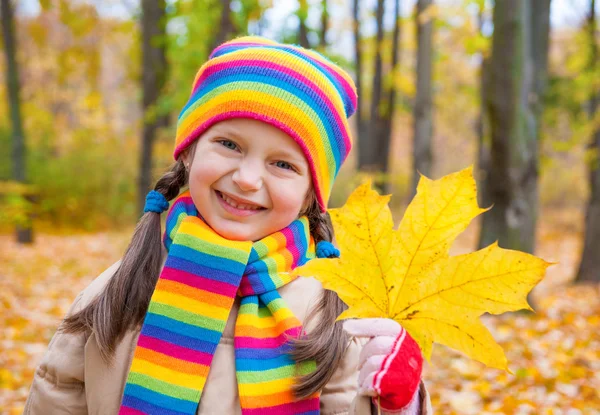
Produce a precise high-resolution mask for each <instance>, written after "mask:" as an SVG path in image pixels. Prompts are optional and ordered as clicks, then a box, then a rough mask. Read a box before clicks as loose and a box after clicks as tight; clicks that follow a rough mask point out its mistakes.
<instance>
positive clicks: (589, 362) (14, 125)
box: [0, 0, 600, 415]
mask: <svg viewBox="0 0 600 415" xmlns="http://www.w3.org/2000/svg"><path fill="white" fill-rule="evenodd" d="M597 3H598V2H596V1H595V0H497V1H495V2H494V1H491V0H418V1H416V0H360V1H359V0H107V1H99V0H17V1H14V0H13V1H11V0H0V4H1V10H0V11H1V24H2V43H1V47H2V55H3V56H2V59H1V61H0V65H1V67H2V70H1V71H0V77H1V78H2V79H1V84H0V264H1V266H0V414H5V413H6V414H17V413H21V412H22V409H23V404H24V402H25V399H26V397H27V393H28V389H29V385H30V383H31V379H32V376H33V373H34V371H35V368H36V365H37V363H38V362H39V359H40V358H41V356H42V354H43V353H44V351H45V349H46V347H47V344H48V341H49V340H50V338H51V337H52V335H53V333H54V331H55V330H56V327H57V325H58V324H59V322H60V319H61V318H62V317H63V316H64V313H65V312H66V310H67V308H68V306H69V305H70V303H71V301H72V300H73V299H74V297H75V296H76V294H77V293H78V292H79V291H80V290H81V289H83V288H84V287H85V286H86V285H87V284H89V282H90V281H91V280H92V279H93V278H95V276H97V275H98V274H99V273H100V272H101V271H102V270H103V269H105V268H106V267H107V266H109V265H110V264H111V263H113V262H115V261H116V260H118V259H119V257H120V256H121V255H122V253H123V250H124V249H125V247H126V246H127V243H128V241H129V237H130V236H131V233H132V230H133V227H134V225H135V222H136V220H137V218H138V217H139V214H140V212H141V209H142V206H143V200H144V198H145V195H146V193H147V191H148V190H149V189H150V188H151V187H153V185H154V183H155V181H156V179H157V178H158V177H160V176H161V174H162V173H163V172H164V171H165V170H166V169H167V168H168V166H169V165H170V163H172V156H171V155H172V146H173V143H174V135H175V125H176V121H177V116H178V113H179V110H180V109H181V108H182V107H183V105H184V103H185V101H186V100H187V98H188V94H189V92H190V88H191V83H192V81H193V78H194V75H195V73H196V71H197V70H198V68H199V67H200V65H201V64H202V63H203V62H204V61H205V60H206V59H207V57H208V55H209V53H210V51H211V50H212V48H214V47H215V46H216V45H218V44H220V43H221V42H223V41H225V40H227V39H231V38H233V37H236V36H241V35H246V34H254V35H262V36H266V37H269V38H272V39H275V40H279V41H284V42H290V43H295V44H299V45H302V46H305V47H311V48H314V49H316V50H318V51H320V52H322V53H323V54H325V55H326V56H328V57H329V58H330V59H332V60H333V61H335V62H337V63H338V64H340V65H341V66H343V67H344V68H346V69H347V70H348V71H349V72H350V73H351V74H352V75H353V77H354V79H355V80H356V84H357V87H358V93H359V104H360V105H359V109H358V110H357V113H356V114H355V115H354V116H353V117H352V118H351V124H352V127H353V129H354V149H353V152H352V154H351V157H350V160H349V161H348V162H347V163H346V165H345V166H344V168H343V169H342V172H341V173H340V176H339V179H338V180H337V182H336V185H335V188H334V192H333V196H332V200H331V206H332V207H336V206H339V205H341V204H343V203H344V201H345V199H346V197H347V196H348V194H349V193H350V192H351V191H352V190H353V189H354V188H355V187H356V186H357V185H358V184H359V183H360V182H361V181H362V180H364V178H365V176H370V177H373V178H374V182H375V184H376V186H377V187H378V188H379V189H380V190H381V191H382V192H386V193H391V194H392V195H393V197H392V202H391V207H392V210H393V212H394V215H395V218H396V220H399V219H400V218H401V217H402V213H403V211H404V208H405V207H406V205H407V204H408V202H409V201H410V200H411V197H412V195H413V194H414V191H415V186H416V181H417V180H418V177H419V174H418V173H417V172H420V173H422V174H424V175H426V176H428V177H431V178H439V177H441V176H442V175H445V174H448V173H451V172H454V171H457V170H460V169H463V168H465V167H467V166H469V165H474V166H475V173H476V177H477V179H478V189H479V197H480V204H481V205H483V206H490V205H492V204H493V205H494V207H493V209H492V210H491V211H489V212H487V213H485V214H484V215H482V218H479V219H477V220H476V221H475V222H474V223H473V224H472V226H470V227H469V228H468V229H467V231H466V232H465V233H464V234H463V235H461V237H460V238H459V240H458V241H457V242H456V244H455V246H454V247H453V253H456V254H458V253H464V252H471V251H473V250H475V249H478V248H479V247H483V246H486V245H488V244H489V243H492V242H494V241H496V240H498V241H499V244H500V246H502V247H504V248H511V249H518V250H522V251H526V252H532V253H535V254H536V255H538V256H541V257H542V258H544V259H546V260H547V261H552V262H556V263H557V264H556V265H554V266H552V267H551V268H550V269H549V270H548V273H547V276H546V278H545V279H544V281H543V282H542V283H541V284H540V285H539V286H538V287H536V289H535V290H534V292H533V294H532V295H531V296H530V299H529V300H530V303H531V304H532V305H533V307H534V309H535V310H536V313H535V314H533V313H531V314H530V313H525V314H523V313H514V314H509V315H502V316H499V317H493V318H492V317H489V316H484V321H485V323H486V325H487V326H488V327H489V328H490V330H491V331H492V333H493V335H494V337H495V338H496V339H497V340H498V342H499V343H500V344H501V345H502V346H503V347H504V349H505V350H506V354H507V357H508V361H509V366H510V367H511V371H512V372H513V373H505V372H501V371H498V370H495V369H488V368H486V367H484V366H482V365H481V364H479V363H477V362H473V361H470V360H468V359H466V358H465V357H463V356H462V355H460V354H458V353H456V352H453V351H452V350H450V349H447V348H445V347H437V348H435V350H434V353H433V358H432V361H431V362H430V364H428V365H427V366H426V368H425V373H424V379H425V383H426V384H427V386H428V388H429V390H430V393H431V395H432V401H433V406H434V409H436V413H442V414H445V413H448V414H450V413H456V414H513V413H514V414H568V415H577V414H600V393H599V390H600V336H599V335H598V333H599V332H600V285H599V283H600V111H599V110H598V106H599V104H600V55H599V53H598V49H599V47H600V32H599V29H598V23H597V20H598V15H599V14H600V5H598V4H597Z"/></svg>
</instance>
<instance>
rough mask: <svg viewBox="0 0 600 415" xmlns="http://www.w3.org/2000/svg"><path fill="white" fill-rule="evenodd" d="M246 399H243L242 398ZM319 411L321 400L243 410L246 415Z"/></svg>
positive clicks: (279, 414)
mask: <svg viewBox="0 0 600 415" xmlns="http://www.w3.org/2000/svg"><path fill="white" fill-rule="evenodd" d="M240 398H241V399H244V398H243V397H240ZM318 409H319V398H312V399H304V400H302V401H296V402H290V403H285V404H283V405H277V406H267V407H264V408H251V409H250V408H245V409H244V408H242V413H243V414H244V415H260V414H270V415H288V414H297V413H299V412H308V411H316V410H318Z"/></svg>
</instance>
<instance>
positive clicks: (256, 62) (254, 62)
mask: <svg viewBox="0 0 600 415" xmlns="http://www.w3.org/2000/svg"><path fill="white" fill-rule="evenodd" d="M236 66H257V67H262V66H264V67H268V68H272V69H276V70H278V71H280V72H283V73H285V74H286V75H288V76H291V77H292V78H295V79H296V80H298V81H300V82H301V83H303V84H305V85H307V86H308V87H309V88H310V89H311V90H312V91H314V92H316V93H317V94H318V95H319V98H320V99H321V100H322V101H323V102H324V103H325V104H326V105H327V107H328V108H329V110H330V112H331V113H332V114H333V116H334V117H335V124H336V125H343V122H342V120H341V118H340V114H339V113H338V111H337V110H336V109H335V106H334V105H333V102H332V101H331V99H329V97H328V96H327V95H326V94H325V93H324V91H323V90H322V89H321V88H320V87H319V86H318V85H317V84H315V83H314V82H312V81H311V80H310V79H308V78H307V77H305V76H304V75H302V74H301V73H299V72H296V71H294V70H292V69H290V68H287V67H285V66H282V65H279V64H277V63H275V62H272V61H265V60H260V59H240V60H236V61H228V62H223V63H218V64H215V65H211V66H210V67H208V68H206V70H205V71H204V72H203V73H202V75H201V76H200V78H198V81H197V82H196V85H194V88H193V90H192V91H193V92H192V95H194V93H195V92H196V89H198V87H199V86H200V84H201V83H202V82H203V81H204V80H205V79H206V78H207V77H209V76H210V75H212V74H213V73H215V72H219V71H222V70H224V69H228V70H231V68H234V67H236ZM352 95H353V94H352ZM343 106H344V102H343V100H342V107H343ZM341 130H342V137H343V139H344V148H345V149H346V150H347V152H346V154H348V153H350V149H351V148H352V143H351V141H350V137H349V136H348V134H347V133H348V131H345V130H344V129H343V128H342V129H341ZM341 161H343V160H341Z"/></svg>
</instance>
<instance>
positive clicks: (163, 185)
mask: <svg viewBox="0 0 600 415" xmlns="http://www.w3.org/2000/svg"><path fill="white" fill-rule="evenodd" d="M191 150H192V154H193V150H194V149H191ZM187 179H188V177H187V171H186V168H185V166H184V163H183V160H182V159H180V160H179V161H177V163H175V164H174V165H173V166H172V167H171V169H170V170H169V171H168V172H167V173H166V174H164V175H163V176H162V177H161V178H160V179H159V180H158V182H157V183H156V186H155V187H154V190H156V191H158V192H160V193H162V194H163V195H164V196H165V198H166V199H167V200H172V199H174V198H175V197H177V195H179V192H180V190H181V188H182V187H184V186H185V185H186V184H187ZM305 214H306V215H307V217H308V219H309V223H310V230H311V234H312V236H313V238H314V239H315V242H320V241H322V240H326V241H330V242H331V241H332V240H333V227H332V225H331V221H330V219H329V216H328V215H327V214H326V213H325V214H322V213H321V212H320V210H319V206H318V204H317V202H316V198H314V197H313V198H312V200H311V201H310V204H309V207H308V209H307V210H306V212H305ZM161 266H162V241H161V225H160V215H159V214H157V213H154V212H147V213H145V214H144V215H143V216H142V217H141V219H140V220H139V222H138V224H137V226H136V228H135V232H134V234H133V237H132V239H131V242H130V244H129V246H128V247H127V250H126V251H125V255H124V256H123V259H122V260H121V264H120V265H119V267H118V268H117V271H116V272H115V274H114V275H113V276H112V278H111V279H110V281H109V282H108V283H107V285H106V286H105V287H104V289H103V290H102V292H101V293H100V294H99V295H98V296H97V297H96V298H94V299H93V300H92V301H91V302H90V303H89V304H88V305H87V306H85V307H84V308H83V309H82V310H80V311H78V312H77V313H75V314H73V315H71V316H68V317H67V318H66V319H65V321H64V322H63V325H62V326H61V328H60V329H61V330H62V331H64V332H65V333H86V332H91V331H94V334H95V336H96V341H97V343H98V349H99V351H100V355H101V357H102V359H103V360H104V361H105V362H106V363H107V364H110V363H112V359H113V358H114V353H115V348H116V346H117V344H118V342H119V341H120V340H121V339H122V338H123V336H124V335H125V333H126V332H127V330H130V329H134V328H137V327H140V326H141V325H142V323H143V321H144V317H145V316H146V312H147V310H148V305H149V304H150V298H151V297H152V293H153V292H154V287H155V285H156V282H157V280H158V277H159V275H160V269H161ZM344 309H345V304H344V303H343V302H342V301H341V300H340V299H339V298H338V296H337V294H335V293H334V292H332V291H328V290H325V291H324V292H323V295H322V296H321V298H320V299H319V302H318V303H317V305H316V307H315V308H314V309H313V310H312V311H311V313H310V315H309V316H308V318H307V319H306V320H307V321H309V320H311V319H314V318H316V317H317V316H318V315H320V321H319V324H317V325H316V327H315V328H314V329H313V330H312V331H311V333H309V334H308V336H306V337H305V338H302V339H294V340H293V343H294V346H295V347H294V350H293V352H292V357H293V358H294V360H296V362H298V363H300V362H303V361H308V360H315V361H316V362H317V370H316V371H314V372H313V373H310V374H308V375H305V376H303V377H301V378H299V379H298V382H297V383H296V385H295V388H294V391H295V393H296V396H297V397H299V398H303V397H307V396H310V395H312V394H313V393H314V392H317V391H319V390H321V389H322V388H323V386H325V384H326V383H327V382H328V381H329V379H330V378H331V376H333V373H334V371H335V369H336V368H337V366H338V364H339V362H340V361H341V359H342V356H343V353H344V350H345V348H346V345H347V343H348V337H347V335H346V334H345V332H344V331H343V330H342V326H341V323H340V322H336V321H335V320H336V318H337V316H338V315H339V314H341V313H342V311H343V310H344ZM305 326H306V322H305Z"/></svg>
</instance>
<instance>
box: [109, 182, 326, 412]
mask: <svg viewBox="0 0 600 415" xmlns="http://www.w3.org/2000/svg"><path fill="white" fill-rule="evenodd" d="M198 216H199V215H198V212H197V211H196V208H195V206H194V204H193V202H192V199H191V197H190V194H189V192H185V193H183V194H181V195H180V196H179V197H178V198H177V199H176V200H175V201H174V203H173V204H172V206H171V209H170V210H169V214H168V216H167V230H166V232H165V238H164V243H165V246H166V248H167V250H168V251H169V255H168V257H167V261H166V263H165V266H164V268H163V270H162V272H161V274H160V277H159V279H158V282H157V284H156V287H155V289H154V293H153V295H152V299H151V300H150V305H149V307H148V312H147V313H146V317H145V319H144V324H143V326H142V330H141V333H140V337H139V339H138V342H137V347H136V349H135V353H134V357H133V361H132V363H131V368H130V370H129V375H128V376H127V383H126V385H125V391H124V394H123V400H122V403H121V409H120V411H119V414H123V415H129V414H163V415H182V414H195V413H196V410H197V407H198V403H199V401H200V399H201V396H202V390H203V388H204V384H205V382H206V378H207V376H208V372H209V370H210V364H211V361H212V358H213V356H214V354H215V351H216V349H217V346H218V344H219V341H220V339H221V335H222V334H223V330H224V329H225V324H226V323H227V318H228V316H229V312H230V310H231V307H232V305H233V302H234V299H235V297H236V295H240V296H241V297H242V301H241V305H240V310H239V314H238V317H237V320H236V323H235V339H234V344H235V367H236V377H237V381H238V391H239V396H240V404H241V407H242V413H243V414H252V415H255V414H290V413H293V414H318V413H319V395H318V394H315V395H313V396H311V397H309V398H307V399H304V400H296V399H295V398H294V396H293V393H292V385H293V383H294V377H295V376H299V375H300V376H301V375H304V374H307V373H310V372H311V371H312V370H314V369H315V366H316V365H315V363H314V362H310V363H308V364H303V365H296V363H295V362H294V361H293V360H292V359H291V357H290V356H289V354H288V352H289V350H290V344H289V342H288V339H289V338H290V337H298V336H299V335H300V334H301V332H302V325H301V323H300V321H299V320H298V319H297V318H296V317H295V316H294V314H293V313H292V312H291V311H290V309H289V308H288V307H287V304H286V303H285V301H284V300H283V299H282V298H281V296H280V295H279V293H278V292H277V289H278V288H279V287H282V286H283V285H285V284H287V283H288V282H290V281H291V280H293V277H291V276H290V274H289V271H291V270H292V269H294V268H295V267H297V266H300V265H303V264H305V263H306V262H307V261H309V260H310V259H311V258H313V257H314V256H315V253H314V252H315V248H314V242H313V240H312V238H311V236H310V232H309V226H308V220H307V219H306V218H305V217H303V218H300V219H298V220H296V221H294V222H293V223H292V224H290V225H289V226H288V227H287V228H285V229H282V230H281V231H279V232H276V233H274V234H273V235H270V236H267V237H266V238H264V239H262V240H260V241H257V242H254V243H253V242H245V241H242V242H240V241H230V240H228V239H224V238H222V237H221V236H219V235H218V234H217V233H216V232H214V231H213V230H212V229H211V228H210V227H209V226H208V225H207V224H206V223H205V222H204V221H203V220H202V219H200V218H199V217H198ZM231 392H232V391H231ZM215 411H217V412H218V408H215Z"/></svg>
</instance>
